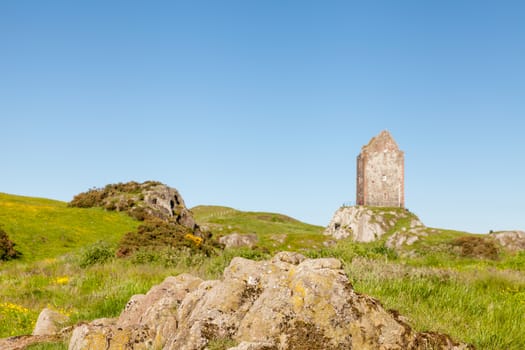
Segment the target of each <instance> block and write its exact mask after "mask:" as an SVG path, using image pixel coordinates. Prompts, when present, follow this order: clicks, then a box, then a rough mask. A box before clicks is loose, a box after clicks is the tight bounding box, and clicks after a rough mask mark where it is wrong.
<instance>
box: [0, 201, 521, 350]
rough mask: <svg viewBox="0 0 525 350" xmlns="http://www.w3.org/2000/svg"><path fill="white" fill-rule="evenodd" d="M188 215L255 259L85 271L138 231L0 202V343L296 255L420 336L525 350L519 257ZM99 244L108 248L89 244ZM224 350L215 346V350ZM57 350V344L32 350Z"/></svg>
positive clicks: (35, 204) (437, 240)
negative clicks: (234, 240) (246, 237)
mask: <svg viewBox="0 0 525 350" xmlns="http://www.w3.org/2000/svg"><path fill="white" fill-rule="evenodd" d="M192 211H193V212H194V215H195V217H196V220H197V221H198V222H199V224H201V225H204V226H208V227H209V228H210V229H211V230H212V232H214V234H215V235H225V234H228V233H231V232H238V233H241V234H242V233H256V234H257V235H258V236H259V238H260V242H259V248H261V249H255V250H251V249H247V248H244V249H235V250H226V251H224V252H222V253H221V254H219V255H216V256H212V257H205V256H203V255H195V254H190V253H187V252H186V253H185V252H176V251H174V250H170V249H165V250H161V251H154V252H148V251H145V252H141V254H138V255H136V256H135V257H133V258H130V259H115V258H112V257H111V258H107V256H106V255H105V254H102V255H101V256H102V257H103V258H104V259H100V260H98V259H94V260H93V261H92V260H89V259H88V258H89V257H90V254H91V255H92V254H99V253H100V252H99V251H98V250H97V249H93V247H99V248H100V247H102V248H103V249H109V250H111V249H114V248H115V242H116V241H118V239H119V238H120V237H121V236H122V234H124V233H125V232H127V231H129V230H132V229H134V228H136V225H137V222H135V221H133V220H131V219H129V218H128V217H127V216H125V215H120V214H118V213H111V212H105V211H103V210H98V209H73V208H68V207H67V206H66V205H65V203H62V202H57V201H50V200H46V199H36V198H27V197H19V196H10V195H0V223H2V224H3V227H4V229H5V230H6V232H8V234H9V236H10V238H11V239H12V240H13V241H14V242H15V243H18V246H17V247H18V248H19V249H20V250H22V251H23V253H24V257H23V259H22V260H20V261H11V262H9V263H0V337H7V336H12V335H21V334H29V333H31V331H32V329H33V327H34V323H35V321H36V318H37V316H38V314H39V312H40V311H41V310H42V309H43V308H45V307H49V308H52V309H54V310H57V311H59V312H62V313H64V314H67V315H68V316H69V317H70V321H69V324H71V325H73V324H75V323H77V322H80V321H89V320H92V319H95V318H100V317H115V316H118V315H119V314H120V312H121V311H122V309H123V308H124V306H125V304H126V302H127V301H128V300H129V298H130V297H131V296H132V295H133V294H137V293H145V292H146V291H148V290H149V289H150V288H151V286H153V285H155V284H158V283H160V282H161V281H162V280H163V279H164V278H165V277H167V276H170V275H177V274H179V273H182V272H189V273H191V274H193V275H195V276H199V277H201V278H203V279H216V278H220V276H221V274H222V272H223V270H224V268H225V267H226V266H227V265H228V264H229V262H230V260H231V259H232V258H233V257H235V256H242V257H246V258H251V259H266V258H268V257H270V256H271V255H272V254H274V253H275V252H277V251H280V250H298V251H301V252H302V253H303V254H305V255H307V256H308V257H312V258H316V257H336V258H339V259H341V260H342V261H343V262H344V266H345V270H346V272H347V274H348V276H349V278H350V280H351V282H352V284H353V285H354V288H355V289H356V290H357V291H358V292H360V293H365V294H369V295H371V296H373V297H376V298H378V299H379V300H381V302H382V304H383V305H384V306H385V308H388V309H396V310H398V311H400V312H401V314H402V315H404V316H406V317H407V318H408V320H409V323H410V324H411V325H412V326H413V327H414V328H415V329H416V330H418V331H429V330H430V331H438V332H443V333H447V334H450V335H452V337H453V338H454V339H457V340H462V341H467V342H470V343H472V344H474V345H475V346H476V347H477V348H478V349H509V350H518V349H524V348H525V333H524V332H523V331H522V328H523V327H522V325H523V324H525V319H524V317H525V252H521V253H517V254H509V253H501V254H500V257H499V259H496V260H483V259H475V258H465V257H461V256H459V255H458V254H456V253H455V252H454V251H452V250H451V249H450V245H449V244H450V242H451V241H453V240H454V239H456V238H458V237H461V236H465V235H468V234H467V233H465V232H458V231H450V230H440V229H427V232H428V236H426V237H423V238H421V240H420V241H418V242H417V243H415V244H414V245H413V246H410V247H406V248H405V249H404V252H402V253H407V252H409V251H413V253H414V254H398V253H396V252H395V251H393V250H391V249H388V248H386V247H385V245H384V242H385V239H382V240H380V241H378V242H371V243H361V244H360V243H355V242H351V241H348V240H342V241H339V242H338V243H337V244H336V245H334V246H331V247H325V246H324V245H323V242H325V241H326V239H327V237H325V236H323V235H322V231H323V228H322V227H319V226H314V225H308V224H305V223H301V222H299V221H297V220H295V219H293V218H290V217H287V216H285V215H280V214H272V213H259V212H242V211H238V210H234V209H231V208H227V207H211V206H199V207H196V208H193V209H192ZM406 224H407V222H403V223H400V224H399V225H406ZM41 236H44V237H45V239H41V240H38V239H37V240H36V242H35V243H34V244H33V246H32V243H31V237H37V238H38V237H41ZM100 240H104V241H106V242H107V243H104V244H103V243H96V242H98V241H100ZM70 241H71V242H70ZM64 242H69V243H68V244H67V245H65V244H64ZM34 247H37V248H38V249H35V248H34ZM33 250H35V252H34V253H33ZM42 250H43V251H42ZM93 252H95V253H93ZM86 261H89V263H87V264H86V263H85V262H86ZM231 344H233V342H230V341H229V340H228V339H217V341H216V342H215V343H213V346H215V347H216V348H217V349H221V348H224V347H227V346H230V345H231ZM65 348H67V346H66V345H65V344H63V343H54V344H41V345H35V346H33V347H30V349H32V350H57V349H65Z"/></svg>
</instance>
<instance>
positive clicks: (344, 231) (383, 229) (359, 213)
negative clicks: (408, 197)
mask: <svg viewBox="0 0 525 350" xmlns="http://www.w3.org/2000/svg"><path fill="white" fill-rule="evenodd" d="M399 220H403V224H404V226H403V225H401V224H400V225H398V222H399ZM396 225H397V226H396ZM395 227H398V228H399V229H400V230H402V231H403V232H415V233H417V232H419V231H421V230H422V229H424V228H425V225H423V223H422V222H421V221H420V220H419V219H418V218H417V217H416V216H415V215H414V214H412V213H410V212H409V211H407V210H405V209H401V208H370V207H364V206H353V207H342V208H339V209H338V210H337V211H336V212H335V214H334V216H333V217H332V220H331V221H330V224H328V227H327V228H326V230H325V231H324V234H325V235H327V236H332V237H334V238H335V239H343V238H352V239H353V240H354V241H356V242H372V241H375V240H377V239H379V238H380V237H381V236H383V235H384V234H386V233H387V232H391V231H392V230H393V229H394V228H395ZM409 241H410V242H411V243H413V242H412V239H410V240H408V241H406V242H409ZM403 243H405V242H403Z"/></svg>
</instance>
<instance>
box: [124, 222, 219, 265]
mask: <svg viewBox="0 0 525 350" xmlns="http://www.w3.org/2000/svg"><path fill="white" fill-rule="evenodd" d="M213 243H215V242H214V241H212V240H209V241H208V240H207V241H204V240H203V238H202V237H198V236H195V235H194V234H193V231H192V230H191V229H189V228H187V227H185V226H182V225H176V224H173V223H170V222H166V221H164V220H161V219H157V218H149V219H148V220H145V221H144V222H143V223H142V225H140V226H139V227H138V229H137V231H133V232H128V233H127V234H126V235H125V236H124V237H123V238H122V240H121V241H120V243H119V248H118V251H117V256H119V257H126V256H131V255H133V254H134V253H136V252H138V251H140V250H144V248H146V250H147V249H155V248H163V247H171V248H175V249H179V248H183V249H188V250H191V251H194V252H195V253H203V254H205V255H207V256H210V255H212V254H213V253H214V252H215V248H218V247H219V245H218V244H215V245H213Z"/></svg>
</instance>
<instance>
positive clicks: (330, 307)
mask: <svg viewBox="0 0 525 350" xmlns="http://www.w3.org/2000/svg"><path fill="white" fill-rule="evenodd" d="M218 344H220V345H221V346H222V347H220V348H221V349H223V348H224V349H226V348H229V349H230V350H263V349H264V350H278V349H279V350H280V349H283V350H284V349H288V350H299V349H304V350H306V349H308V350H321V349H323V350H331V349H334V350H335V349H378V350H379V349H399V350H401V349H422V350H423V349H470V348H471V347H470V346H468V345H466V344H459V343H455V342H454V341H452V340H451V339H450V338H449V337H448V336H446V335H441V334H436V333H418V332H416V331H414V330H413V329H411V328H410V326H408V325H407V324H406V323H405V322H404V321H403V320H402V318H401V317H400V316H399V315H397V314H396V313H393V312H389V311H386V310H385V309H384V308H383V307H382V306H381V304H380V302H379V301H377V300H375V299H373V298H370V297H368V296H365V295H361V294H358V293H356V292H355V291H354V290H353V288H352V286H351V284H350V283H349V281H348V277H347V276H346V274H345V273H344V271H343V269H342V265H341V262H340V261H339V260H337V259H332V258H324V259H306V258H305V257H304V256H302V255H300V254H297V253H288V252H283V253H279V254H277V255H276V256H275V257H274V258H273V259H272V260H271V261H260V262H256V261H252V260H247V259H243V258H234V259H233V260H232V261H231V263H230V265H229V266H228V267H227V268H226V270H225V271H224V274H223V278H222V279H221V280H214V281H203V280H201V279H199V278H196V277H193V276H191V275H188V274H182V275H179V276H177V277H168V278H166V280H165V281H164V282H162V283H161V284H160V285H157V286H155V287H153V288H152V289H151V290H150V291H149V292H148V293H147V294H146V295H136V296H133V297H132V298H131V300H130V301H129V302H128V304H127V305H126V308H125V310H124V311H123V312H122V314H121V315H120V317H119V318H118V319H101V320H95V321H93V322H91V323H88V324H83V325H80V326H78V327H76V328H75V330H74V331H73V335H72V338H71V341H70V344H69V350H87V349H90V350H98V349H104V350H113V349H165V350H198V349H206V348H218V347H217V346H218ZM225 344H226V345H227V346H226V345H225Z"/></svg>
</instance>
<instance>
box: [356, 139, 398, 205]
mask: <svg viewBox="0 0 525 350" xmlns="http://www.w3.org/2000/svg"><path fill="white" fill-rule="evenodd" d="M356 197H357V198H356V204H357V205H369V206H376V207H401V208H404V207H405V155H404V153H403V151H401V150H400V149H399V147H398V146H397V144H396V141H394V138H393V137H392V135H390V133H389V132H388V131H386V130H385V131H382V132H381V133H380V134H379V135H377V136H376V137H374V138H372V140H370V142H369V143H368V145H366V146H363V148H362V149H361V153H360V154H359V155H358V156H357V192H356Z"/></svg>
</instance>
